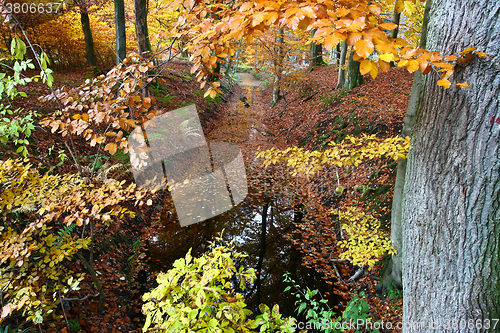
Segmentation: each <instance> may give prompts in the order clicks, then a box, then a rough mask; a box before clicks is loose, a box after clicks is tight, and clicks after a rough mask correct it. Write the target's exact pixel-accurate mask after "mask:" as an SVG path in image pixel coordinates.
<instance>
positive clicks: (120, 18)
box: [113, 0, 127, 64]
mask: <svg viewBox="0 0 500 333" xmlns="http://www.w3.org/2000/svg"><path fill="white" fill-rule="evenodd" d="M113 1H114V6H115V30H116V63H117V64H119V63H121V62H122V61H123V59H125V58H126V57H127V39H126V37H125V5H124V3H123V0H113Z"/></svg>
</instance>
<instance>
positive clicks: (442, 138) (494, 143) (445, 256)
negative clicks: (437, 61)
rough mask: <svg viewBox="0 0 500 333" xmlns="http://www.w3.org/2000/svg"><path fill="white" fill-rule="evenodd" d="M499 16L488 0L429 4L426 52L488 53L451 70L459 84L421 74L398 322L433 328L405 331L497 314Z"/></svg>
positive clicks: (454, 329)
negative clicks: (440, 82)
mask: <svg viewBox="0 0 500 333" xmlns="http://www.w3.org/2000/svg"><path fill="white" fill-rule="evenodd" d="M499 16H500V2H498V1H496V0H476V1H470V0H441V1H433V4H432V8H431V11H430V19H429V28H428V36H427V47H428V49H430V50H433V51H438V52H440V53H442V54H445V55H450V54H456V53H457V52H458V51H461V50H463V49H465V48H466V47H468V46H471V45H474V46H477V47H479V49H480V50H481V51H484V52H486V53H487V54H489V55H491V56H492V57H493V59H489V58H487V59H481V58H478V57H476V56H474V57H473V58H472V60H471V62H470V63H468V64H467V65H465V66H463V67H457V68H456V70H455V74H454V75H453V76H452V78H451V79H452V80H453V82H454V83H456V82H464V81H466V82H467V83H468V84H469V85H470V87H469V88H466V89H461V88H459V87H457V86H454V85H453V86H452V87H450V88H449V89H447V90H445V89H443V88H442V87H439V86H437V84H436V83H437V81H438V80H439V79H440V77H439V75H438V74H436V73H432V74H429V77H428V78H427V80H426V84H425V88H424V99H423V100H422V103H421V105H420V107H419V109H418V110H417V114H416V118H415V124H414V126H413V135H412V141H411V146H410V153H409V159H408V164H407V173H406V184H405V188H404V194H403V195H404V201H403V219H402V225H403V252H402V253H403V262H404V269H403V297H404V307H403V321H404V322H405V323H407V324H409V323H412V322H420V323H430V322H437V323H438V324H439V325H440V326H439V327H438V329H437V330H436V329H430V328H429V326H425V327H423V328H422V327H420V328H415V327H406V328H405V329H404V331H403V332H419V333H421V332H444V331H450V332H481V331H485V329H481V328H479V327H478V326H475V325H478V324H477V323H480V324H482V325H483V326H484V325H486V324H487V320H490V324H491V325H490V329H489V331H495V332H498V329H499V326H498V323H497V326H496V328H495V329H493V324H494V322H492V321H491V320H492V319H497V320H498V318H499V317H500V265H499V264H498V261H499V259H500V258H499V256H500V251H499V248H500V145H499V142H500V124H498V123H496V122H495V120H496V119H497V118H498V117H500V112H499V99H498V96H500V57H499V55H500V37H499V36H500V19H499ZM492 119H493V120H494V121H493V122H492V123H490V120H492ZM476 321H477V322H476ZM457 322H458V323H459V324H462V325H463V324H464V323H467V324H468V325H469V323H471V326H468V325H467V326H466V327H465V328H464V327H463V326H460V325H455V326H452V325H453V323H457ZM447 324H449V325H448V326H449V327H450V329H445V328H446V325H447Z"/></svg>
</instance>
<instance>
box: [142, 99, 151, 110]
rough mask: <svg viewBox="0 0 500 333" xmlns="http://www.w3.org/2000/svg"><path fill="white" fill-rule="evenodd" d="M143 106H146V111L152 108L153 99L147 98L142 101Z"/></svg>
mask: <svg viewBox="0 0 500 333" xmlns="http://www.w3.org/2000/svg"><path fill="white" fill-rule="evenodd" d="M142 106H144V107H145V108H146V109H149V108H150V107H151V98H150V97H145V98H144V100H143V101H142Z"/></svg>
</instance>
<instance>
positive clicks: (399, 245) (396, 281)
mask: <svg viewBox="0 0 500 333" xmlns="http://www.w3.org/2000/svg"><path fill="white" fill-rule="evenodd" d="M431 6H432V0H427V2H426V3H425V13H424V20H423V22H422V33H421V36H420V47H422V48H425V47H426V46H427V45H426V44H427V24H428V22H429V11H430V9H431ZM393 31H394V30H393ZM424 86H425V76H424V75H422V73H421V72H420V71H417V72H415V74H414V75H413V85H412V87H411V96H410V101H409V102H408V108H407V109H406V116H405V122H404V125H403V129H402V130H401V136H402V137H407V136H411V131H412V127H413V123H414V122H415V114H416V113H417V110H418V109H419V107H420V104H421V102H422V98H423V92H424ZM406 164H407V160H406V159H400V160H399V161H398V168H397V173H396V182H395V184H394V195H393V198H392V209H391V243H392V245H393V246H394V248H395V249H396V251H397V254H396V255H395V256H392V257H391V261H390V263H389V264H388V265H387V268H386V270H385V273H384V277H383V279H382V281H381V283H380V285H378V286H377V289H378V290H379V291H382V290H385V289H386V288H387V286H388V285H389V284H392V285H393V287H396V288H398V289H401V288H403V283H402V275H403V257H402V255H401V251H402V249H403V234H402V225H401V218H402V208H403V206H402V204H403V189H404V186H405V177H406Z"/></svg>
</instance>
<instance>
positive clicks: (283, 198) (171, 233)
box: [149, 73, 333, 316]
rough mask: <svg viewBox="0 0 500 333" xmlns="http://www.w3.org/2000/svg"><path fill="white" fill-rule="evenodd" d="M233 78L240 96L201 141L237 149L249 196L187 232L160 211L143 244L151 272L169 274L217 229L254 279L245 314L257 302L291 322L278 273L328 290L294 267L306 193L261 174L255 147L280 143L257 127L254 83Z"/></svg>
mask: <svg viewBox="0 0 500 333" xmlns="http://www.w3.org/2000/svg"><path fill="white" fill-rule="evenodd" d="M239 77H240V82H239V85H240V86H241V88H242V89H241V93H238V94H234V95H233V96H232V98H231V100H230V101H229V105H228V106H227V107H228V108H227V109H228V110H229V111H228V112H227V113H226V114H225V116H224V117H223V118H222V119H221V120H220V124H219V126H218V127H217V128H216V129H215V130H213V131H212V132H211V133H212V134H211V135H210V136H208V137H207V141H208V142H220V141H223V142H230V143H234V144H236V145H238V147H239V148H240V149H241V151H242V153H243V156H244V160H245V167H246V174H247V181H248V196H247V198H246V199H245V200H244V201H243V202H242V203H241V204H239V205H238V206H236V207H234V208H233V209H231V210H230V211H227V212H225V213H224V214H221V215H218V216H216V217H214V218H211V219H209V220H207V221H204V222H201V223H196V224H193V225H190V226H187V227H180V225H179V222H178V221H177V219H176V215H175V214H174V213H172V212H173V211H175V209H174V207H173V204H172V205H167V206H166V207H164V208H163V210H162V215H161V220H162V224H163V227H162V228H161V229H160V230H157V233H156V234H154V235H151V237H150V239H149V241H150V244H149V245H150V246H149V248H150V253H149V254H150V256H151V258H152V260H151V269H152V270H155V271H166V270H168V269H170V268H171V267H172V264H173V262H174V261H175V260H176V259H178V258H180V257H183V256H184V255H185V254H186V252H187V251H188V250H189V248H193V250H192V252H193V255H194V256H199V255H201V254H202V253H203V252H204V251H206V250H207V242H208V240H211V239H212V238H213V236H214V235H215V234H216V233H217V232H220V231H222V230H223V229H224V238H225V239H227V240H231V239H234V241H235V244H236V245H237V246H238V250H239V251H240V252H243V253H246V254H248V255H249V257H248V258H246V260H245V262H244V263H243V264H244V266H245V267H248V268H249V267H253V268H255V270H256V271H257V272H259V273H260V274H259V277H260V278H259V279H258V280H257V281H256V283H255V284H254V285H251V286H250V287H249V288H248V289H247V290H246V298H247V300H249V302H248V303H249V308H250V309H251V310H252V311H254V312H256V309H257V306H258V304H260V303H265V304H268V305H270V306H271V305H273V304H279V306H280V309H281V312H282V313H284V314H286V315H288V316H290V315H293V311H294V309H295V305H294V302H295V297H293V296H291V295H290V294H289V293H283V290H284V288H285V286H286V285H285V284H284V283H283V274H284V273H285V272H291V276H292V278H293V279H294V280H295V281H297V282H298V283H299V284H300V285H301V286H304V287H305V286H309V287H310V288H315V289H320V290H322V291H326V286H327V284H326V283H325V281H324V280H323V279H321V278H320V277H319V276H318V275H317V274H315V273H314V271H313V270H311V269H308V268H305V267H304V266H302V265H301V261H302V256H301V253H300V252H299V251H297V250H296V249H295V247H294V246H293V245H292V242H291V240H290V238H292V239H293V238H297V237H299V236H297V235H294V234H293V231H294V230H295V228H296V227H295V226H294V224H293V223H292V222H294V221H295V222H300V220H301V218H302V214H303V212H302V211H303V209H304V207H307V202H308V196H307V194H300V192H301V190H300V189H301V188H303V184H300V183H297V181H296V180H295V179H292V178H291V176H290V175H289V173H288V171H287V170H284V169H282V168H281V167H280V166H274V167H272V168H262V167H261V164H262V160H260V159H257V158H256V153H257V151H258V149H259V148H260V149H268V148H271V147H273V146H275V147H279V148H283V145H282V142H281V141H280V138H279V137H278V136H277V135H275V133H273V132H272V131H271V130H270V129H269V128H268V127H266V125H265V124H264V121H263V112H264V111H263V110H262V103H261V102H259V97H260V89H261V82H259V81H258V80H256V79H255V78H254V77H253V76H251V75H250V74H244V73H242V74H239ZM242 97H243V98H242ZM242 100H243V101H242ZM287 235H288V237H284V236H287ZM332 301H333V300H332Z"/></svg>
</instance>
